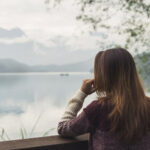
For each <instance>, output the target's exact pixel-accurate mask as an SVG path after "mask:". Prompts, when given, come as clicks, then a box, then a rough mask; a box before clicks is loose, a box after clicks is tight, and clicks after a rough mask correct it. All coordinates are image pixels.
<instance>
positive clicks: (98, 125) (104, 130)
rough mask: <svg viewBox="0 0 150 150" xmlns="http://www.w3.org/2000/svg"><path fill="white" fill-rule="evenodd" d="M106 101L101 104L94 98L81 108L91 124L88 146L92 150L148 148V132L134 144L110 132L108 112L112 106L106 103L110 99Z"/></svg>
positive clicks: (149, 148) (145, 149)
mask: <svg viewBox="0 0 150 150" xmlns="http://www.w3.org/2000/svg"><path fill="white" fill-rule="evenodd" d="M107 101H108V102H105V104H104V105H101V104H99V100H94V101H93V102H92V103H91V104H89V105H88V106H87V107H86V108H84V109H83V110H84V112H85V113H86V116H87V118H88V120H89V122H90V124H91V126H92V130H91V134H90V141H89V147H91V149H92V150H93V149H94V150H150V134H148V135H146V136H143V138H142V139H141V140H140V141H138V142H137V143H136V144H123V142H122V141H119V140H118V139H117V138H116V136H115V134H113V133H110V131H109V129H110V120H109V119H108V114H109V113H110V112H111V111H112V107H111V106H110V104H108V103H109V101H110V100H107ZM127 120H128V119H127ZM133 127H134V125H133ZM122 128H124V127H123V126H122Z"/></svg>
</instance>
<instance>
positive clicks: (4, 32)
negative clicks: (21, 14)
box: [0, 28, 25, 39]
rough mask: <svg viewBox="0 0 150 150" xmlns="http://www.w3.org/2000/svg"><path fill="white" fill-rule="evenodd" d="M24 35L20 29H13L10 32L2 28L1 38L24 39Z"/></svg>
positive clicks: (0, 31) (0, 29)
mask: <svg viewBox="0 0 150 150" xmlns="http://www.w3.org/2000/svg"><path fill="white" fill-rule="evenodd" d="M24 35H25V34H24V32H23V31H22V30H20V29H19V28H13V29H10V30H7V29H4V28H0V38H8V39H9V38H10V39H13V38H18V37H22V36H24Z"/></svg>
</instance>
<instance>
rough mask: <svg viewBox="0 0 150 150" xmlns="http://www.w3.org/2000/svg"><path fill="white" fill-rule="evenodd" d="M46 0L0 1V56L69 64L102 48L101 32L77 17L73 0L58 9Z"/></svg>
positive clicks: (93, 54)
mask: <svg viewBox="0 0 150 150" xmlns="http://www.w3.org/2000/svg"><path fill="white" fill-rule="evenodd" d="M48 6H49V5H46V4H45V3H44V0H11V1H10V0H0V59H2V58H10V59H15V60H17V61H20V62H22V63H26V64H29V65H36V64H67V63H75V62H80V61H84V60H88V59H90V58H91V57H94V56H95V55H96V53H97V52H98V51H99V50H100V48H99V45H98V44H97V41H98V40H99V39H100V38H102V36H101V35H100V34H97V33H96V34H90V33H89V32H88V26H86V25H85V24H83V23H82V22H80V21H77V20H76V19H75V17H76V16H77V15H78V14H79V11H80V10H79V7H78V6H77V5H75V4H74V3H73V1H72V0H69V1H67V2H66V1H64V2H63V3H62V4H61V5H58V6H57V7H55V8H52V7H51V6H50V9H49V10H48Z"/></svg>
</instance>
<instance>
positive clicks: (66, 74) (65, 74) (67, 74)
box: [60, 73, 69, 76]
mask: <svg viewBox="0 0 150 150" xmlns="http://www.w3.org/2000/svg"><path fill="white" fill-rule="evenodd" d="M60 76H69V73H60Z"/></svg>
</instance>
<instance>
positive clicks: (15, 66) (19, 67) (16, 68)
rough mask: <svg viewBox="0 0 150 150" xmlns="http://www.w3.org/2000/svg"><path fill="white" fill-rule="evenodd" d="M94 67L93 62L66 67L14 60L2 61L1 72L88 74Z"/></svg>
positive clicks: (0, 62)
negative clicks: (30, 63)
mask: <svg viewBox="0 0 150 150" xmlns="http://www.w3.org/2000/svg"><path fill="white" fill-rule="evenodd" d="M92 67H93V60H92V59H89V60H87V61H82V62H78V63H72V64H64V65H55V64H50V65H35V66H30V65H26V64H24V63H20V62H18V61H16V60H13V59H0V72H1V73H12V72H88V71H90V69H91V68H92Z"/></svg>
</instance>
